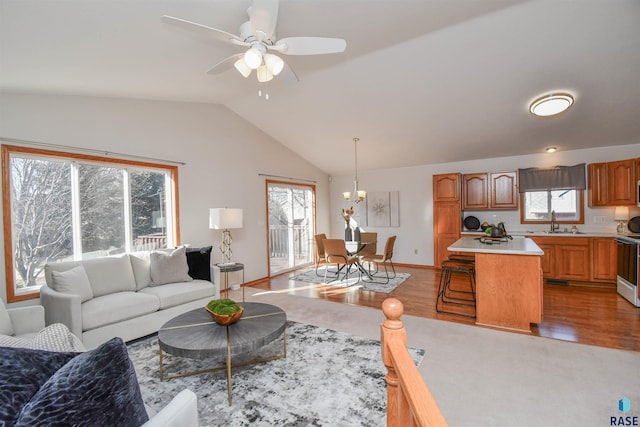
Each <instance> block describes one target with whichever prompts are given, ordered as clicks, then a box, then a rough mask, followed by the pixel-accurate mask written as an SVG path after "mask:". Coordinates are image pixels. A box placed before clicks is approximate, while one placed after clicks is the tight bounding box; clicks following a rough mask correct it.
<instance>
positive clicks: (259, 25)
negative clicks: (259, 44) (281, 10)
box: [249, 0, 280, 41]
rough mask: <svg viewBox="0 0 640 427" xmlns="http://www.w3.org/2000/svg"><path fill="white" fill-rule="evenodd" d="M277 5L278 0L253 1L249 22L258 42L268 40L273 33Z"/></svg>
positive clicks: (276, 16)
mask: <svg viewBox="0 0 640 427" xmlns="http://www.w3.org/2000/svg"><path fill="white" fill-rule="evenodd" d="M279 3H280V2H279V0H253V4H252V5H251V11H250V14H249V21H250V22H251V27H252V29H253V34H255V35H256V37H257V38H258V40H260V41H263V40H268V39H270V38H271V37H272V36H273V34H274V33H275V31H276V24H277V22H278V6H279Z"/></svg>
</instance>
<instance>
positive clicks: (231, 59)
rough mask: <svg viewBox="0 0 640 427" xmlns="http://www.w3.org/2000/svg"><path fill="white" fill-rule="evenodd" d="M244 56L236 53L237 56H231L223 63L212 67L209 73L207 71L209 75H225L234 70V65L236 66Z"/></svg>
mask: <svg viewBox="0 0 640 427" xmlns="http://www.w3.org/2000/svg"><path fill="white" fill-rule="evenodd" d="M243 55H244V54H243V53H236V54H235V55H231V56H230V57H228V58H226V59H223V60H222V61H220V62H218V63H217V64H216V65H214V66H213V67H211V68H210V69H209V71H207V74H220V73H224V72H225V71H227V70H228V69H230V68H232V67H233V64H235V62H236V61H237V60H238V59H240V58H242V56H243Z"/></svg>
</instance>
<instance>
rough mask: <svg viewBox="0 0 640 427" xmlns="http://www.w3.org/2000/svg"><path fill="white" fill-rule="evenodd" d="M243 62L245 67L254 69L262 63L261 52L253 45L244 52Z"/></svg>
mask: <svg viewBox="0 0 640 427" xmlns="http://www.w3.org/2000/svg"><path fill="white" fill-rule="evenodd" d="M244 62H245V64H247V67H249V68H251V69H252V70H256V69H257V68H258V67H259V66H260V65H262V52H260V50H258V49H256V48H255V47H252V48H251V49H248V50H247V51H246V52H245V53H244Z"/></svg>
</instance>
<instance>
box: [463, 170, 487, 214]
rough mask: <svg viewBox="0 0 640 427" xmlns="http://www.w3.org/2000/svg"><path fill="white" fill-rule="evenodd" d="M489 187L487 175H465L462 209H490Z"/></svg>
mask: <svg viewBox="0 0 640 427" xmlns="http://www.w3.org/2000/svg"><path fill="white" fill-rule="evenodd" d="M487 187H488V185H487V174H486V173H472V174H464V175H463V176H462V209H465V210H482V209H487V208H489V199H488V197H487Z"/></svg>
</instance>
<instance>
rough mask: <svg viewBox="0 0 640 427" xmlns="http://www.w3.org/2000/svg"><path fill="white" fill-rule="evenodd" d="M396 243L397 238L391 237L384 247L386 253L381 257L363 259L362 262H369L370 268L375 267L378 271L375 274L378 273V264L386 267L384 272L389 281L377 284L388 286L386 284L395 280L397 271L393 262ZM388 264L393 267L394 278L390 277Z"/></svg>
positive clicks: (380, 255) (374, 256)
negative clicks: (372, 265)
mask: <svg viewBox="0 0 640 427" xmlns="http://www.w3.org/2000/svg"><path fill="white" fill-rule="evenodd" d="M395 243H396V236H391V237H389V238H388V239H387V242H386V243H385V245H384V253H382V254H379V255H373V256H365V257H362V261H363V262H368V263H369V267H370V266H371V264H374V265H375V267H376V270H375V271H374V274H376V273H378V264H382V265H383V266H384V272H385V276H386V279H387V280H386V281H385V282H375V283H380V284H386V283H389V280H391V279H395V277H396V269H395V267H394V266H393V260H392V259H393V246H394V245H395ZM387 262H388V263H389V264H390V265H391V269H392V271H393V276H390V275H389V270H388V269H387Z"/></svg>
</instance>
